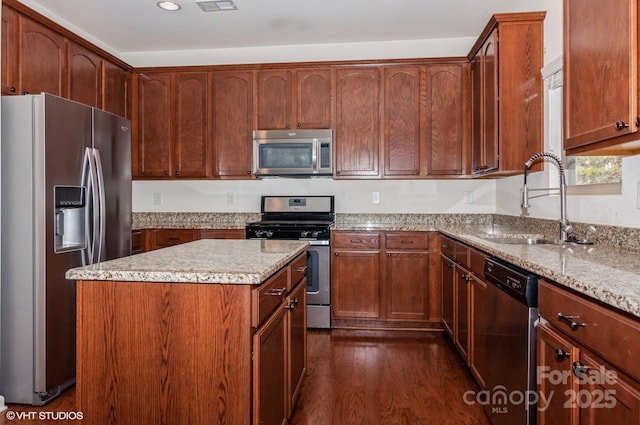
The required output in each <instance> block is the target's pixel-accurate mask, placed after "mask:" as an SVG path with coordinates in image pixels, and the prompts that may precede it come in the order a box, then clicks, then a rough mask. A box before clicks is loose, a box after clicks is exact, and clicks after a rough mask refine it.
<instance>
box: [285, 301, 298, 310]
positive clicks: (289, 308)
mask: <svg viewBox="0 0 640 425" xmlns="http://www.w3.org/2000/svg"><path fill="white" fill-rule="evenodd" d="M299 302H300V300H298V299H297V298H294V299H292V300H291V301H289V305H288V306H286V307H285V308H286V309H287V310H294V309H295V308H296V306H297V305H298V303H299Z"/></svg>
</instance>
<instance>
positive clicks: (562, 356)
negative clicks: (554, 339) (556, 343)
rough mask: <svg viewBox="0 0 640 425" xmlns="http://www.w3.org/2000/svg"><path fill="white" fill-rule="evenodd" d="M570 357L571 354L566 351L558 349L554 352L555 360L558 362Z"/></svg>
mask: <svg viewBox="0 0 640 425" xmlns="http://www.w3.org/2000/svg"><path fill="white" fill-rule="evenodd" d="M570 355H571V353H569V352H568V351H564V350H563V349H562V348H558V349H557V350H556V359H558V360H564V359H566V358H567V357H569V356H570Z"/></svg>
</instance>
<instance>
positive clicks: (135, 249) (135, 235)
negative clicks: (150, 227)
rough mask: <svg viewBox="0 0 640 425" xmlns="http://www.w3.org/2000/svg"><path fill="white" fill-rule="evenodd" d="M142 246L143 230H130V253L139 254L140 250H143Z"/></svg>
mask: <svg viewBox="0 0 640 425" xmlns="http://www.w3.org/2000/svg"><path fill="white" fill-rule="evenodd" d="M144 248H145V247H144V231H142V230H133V231H131V253H132V254H139V253H141V252H144Z"/></svg>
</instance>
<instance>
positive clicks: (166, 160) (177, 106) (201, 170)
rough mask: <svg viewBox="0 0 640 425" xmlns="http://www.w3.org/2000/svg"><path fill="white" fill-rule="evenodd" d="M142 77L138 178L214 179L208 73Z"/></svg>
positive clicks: (136, 142) (137, 87)
mask: <svg viewBox="0 0 640 425" xmlns="http://www.w3.org/2000/svg"><path fill="white" fill-rule="evenodd" d="M136 81H137V84H136V85H134V96H135V98H136V101H137V102H136V106H137V107H136V108H135V112H136V114H135V115H134V117H135V118H134V123H135V124H137V127H138V131H137V132H136V133H135V134H136V136H137V137H136V138H135V140H134V142H133V145H134V149H133V152H134V155H133V158H134V164H133V165H134V177H172V178H202V177H208V176H209V175H210V174H211V167H210V165H209V164H210V158H211V150H212V147H211V135H210V131H209V128H210V126H209V120H210V114H209V109H210V105H209V99H210V97H209V84H208V73H206V72H193V73H191V72H181V73H158V74H155V73H151V74H138V75H137V78H136Z"/></svg>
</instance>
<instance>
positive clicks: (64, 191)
mask: <svg viewBox="0 0 640 425" xmlns="http://www.w3.org/2000/svg"><path fill="white" fill-rule="evenodd" d="M53 192H54V203H55V223H54V229H55V230H54V232H55V243H54V251H55V252H56V253H58V252H69V251H78V250H81V249H85V248H86V247H87V237H86V227H87V219H86V217H87V215H86V209H87V206H86V199H85V187H84V186H54V188H53Z"/></svg>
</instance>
